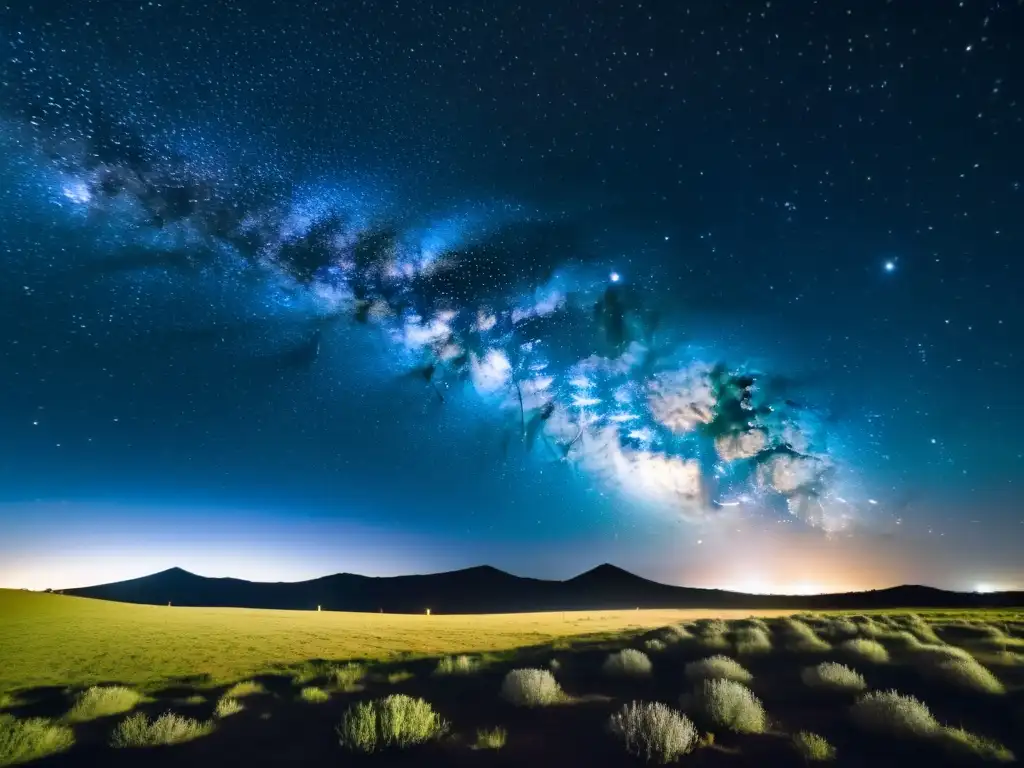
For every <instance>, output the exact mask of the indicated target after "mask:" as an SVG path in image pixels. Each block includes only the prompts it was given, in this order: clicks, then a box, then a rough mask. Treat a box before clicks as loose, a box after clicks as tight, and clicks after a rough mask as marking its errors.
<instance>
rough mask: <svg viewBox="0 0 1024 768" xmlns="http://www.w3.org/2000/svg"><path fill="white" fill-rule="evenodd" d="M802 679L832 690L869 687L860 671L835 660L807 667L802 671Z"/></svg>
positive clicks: (809, 683) (815, 685) (806, 683)
mask: <svg viewBox="0 0 1024 768" xmlns="http://www.w3.org/2000/svg"><path fill="white" fill-rule="evenodd" d="M800 679H801V680H803V681H804V684H805V685H808V686H810V687H811V688H825V689H828V690H832V691H863V690H864V688H866V687H867V684H866V683H865V682H864V678H863V676H862V675H861V674H860V673H859V672H857V671H856V670H853V669H850V668H849V667H847V666H845V665H843V664H837V663H836V662H834V661H826V662H822V663H821V664H818V665H817V666H816V667H807V668H805V669H804V671H803V672H801V673H800Z"/></svg>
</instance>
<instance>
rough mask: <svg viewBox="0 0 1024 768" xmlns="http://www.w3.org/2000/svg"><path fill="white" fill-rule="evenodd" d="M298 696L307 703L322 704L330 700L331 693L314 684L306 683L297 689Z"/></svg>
mask: <svg viewBox="0 0 1024 768" xmlns="http://www.w3.org/2000/svg"><path fill="white" fill-rule="evenodd" d="M299 698H300V699H302V700H303V701H305V702H307V703H308V704H323V703H324V702H327V701H330V700H331V694H329V693H328V692H327V691H325V690H324V689H323V688H317V687H316V686H315V685H307V686H306V687H305V688H303V689H302V690H301V691H299Z"/></svg>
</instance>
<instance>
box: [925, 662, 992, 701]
mask: <svg viewBox="0 0 1024 768" xmlns="http://www.w3.org/2000/svg"><path fill="white" fill-rule="evenodd" d="M931 672H932V674H934V675H935V676H936V677H938V678H939V679H941V680H944V681H946V682H948V683H950V684H952V685H955V686H957V687H958V688H963V689H965V690H970V691H978V692H979V693H996V694H998V693H1006V688H1004V687H1003V684H1002V683H1001V682H999V678H998V677H996V676H995V675H993V674H992V673H991V672H990V671H989V670H988V669H986V668H985V667H983V666H982V665H981V664H979V663H978V662H977V661H976V660H975V659H973V658H968V659H946V660H944V661H940V662H939V663H938V664H936V665H935V666H934V667H932V669H931Z"/></svg>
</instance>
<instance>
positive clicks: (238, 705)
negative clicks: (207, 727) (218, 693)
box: [213, 696, 244, 720]
mask: <svg viewBox="0 0 1024 768" xmlns="http://www.w3.org/2000/svg"><path fill="white" fill-rule="evenodd" d="M242 709H244V707H242V702H240V701H239V700H238V699H232V698H229V697H227V696H222V697H221V698H220V699H218V700H217V706H216V708H215V709H214V710H213V716H214V717H216V718H217V719H218V720H220V719H223V718H225V717H231V715H237V714H238V713H239V712H241V711H242Z"/></svg>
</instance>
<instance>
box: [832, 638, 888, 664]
mask: <svg viewBox="0 0 1024 768" xmlns="http://www.w3.org/2000/svg"><path fill="white" fill-rule="evenodd" d="M839 648H840V649H841V650H843V651H846V652H847V653H850V654H853V655H854V656H858V657H860V658H862V659H866V660H867V661H873V662H874V663H875V664H885V663H886V662H887V661H889V652H888V651H887V650H886V649H885V646H884V645H882V644H881V643H880V642H878V641H877V640H866V639H864V638H863V637H857V638H854V639H853V640H846V641H844V642H843V643H842V644H841V645H840V646H839Z"/></svg>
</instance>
